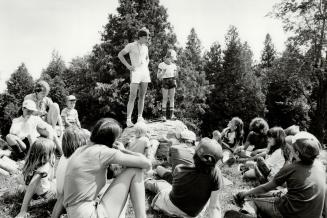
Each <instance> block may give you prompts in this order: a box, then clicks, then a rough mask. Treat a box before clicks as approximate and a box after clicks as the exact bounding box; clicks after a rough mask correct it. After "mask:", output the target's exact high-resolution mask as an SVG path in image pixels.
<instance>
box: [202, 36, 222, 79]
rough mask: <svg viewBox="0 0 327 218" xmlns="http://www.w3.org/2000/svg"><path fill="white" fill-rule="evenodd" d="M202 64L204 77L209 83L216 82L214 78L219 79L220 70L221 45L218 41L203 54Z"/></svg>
mask: <svg viewBox="0 0 327 218" xmlns="http://www.w3.org/2000/svg"><path fill="white" fill-rule="evenodd" d="M203 60H204V66H203V70H204V72H205V74H206V78H207V80H208V81H209V83H210V84H213V83H216V79H219V77H218V75H219V74H220V73H221V71H222V63H223V60H222V54H221V46H220V44H219V43H218V42H215V43H214V44H213V45H212V46H211V47H210V49H209V51H208V52H206V53H205V54H204V57H203Z"/></svg>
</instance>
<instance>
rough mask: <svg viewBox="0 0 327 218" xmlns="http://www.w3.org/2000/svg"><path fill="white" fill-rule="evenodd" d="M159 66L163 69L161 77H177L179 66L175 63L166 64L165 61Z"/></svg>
mask: <svg viewBox="0 0 327 218" xmlns="http://www.w3.org/2000/svg"><path fill="white" fill-rule="evenodd" d="M158 68H159V69H160V70H162V73H161V75H160V78H161V79H164V78H171V77H175V76H176V74H177V67H176V65H175V64H174V63H170V64H166V63H165V62H161V63H160V64H159V66H158Z"/></svg>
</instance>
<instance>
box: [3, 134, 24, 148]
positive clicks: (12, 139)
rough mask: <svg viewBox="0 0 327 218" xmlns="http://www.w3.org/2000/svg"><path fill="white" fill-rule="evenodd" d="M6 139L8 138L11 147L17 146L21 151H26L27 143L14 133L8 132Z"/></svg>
mask: <svg viewBox="0 0 327 218" xmlns="http://www.w3.org/2000/svg"><path fill="white" fill-rule="evenodd" d="M6 140H7V143H8V145H9V146H10V147H11V148H13V146H17V148H18V149H19V151H20V152H22V151H25V149H26V144H25V143H24V142H23V141H22V140H21V139H20V138H18V136H16V135H12V134H8V135H7V136H6ZM13 149H14V148H13Z"/></svg>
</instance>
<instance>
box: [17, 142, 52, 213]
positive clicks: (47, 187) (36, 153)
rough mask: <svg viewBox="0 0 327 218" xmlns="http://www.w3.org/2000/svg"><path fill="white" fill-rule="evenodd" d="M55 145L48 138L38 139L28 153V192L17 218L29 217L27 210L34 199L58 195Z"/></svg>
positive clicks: (25, 165) (26, 183)
mask: <svg viewBox="0 0 327 218" xmlns="http://www.w3.org/2000/svg"><path fill="white" fill-rule="evenodd" d="M54 154H55V145H54V143H53V141H51V140H49V139H46V138H38V139H37V140H36V141H35V142H34V143H33V144H32V146H31V148H30V150H29V151H28V153H27V156H26V161H25V164H24V167H23V176H24V182H25V185H26V191H25V195H24V199H23V203H22V206H21V208H20V212H19V214H18V215H17V216H16V218H23V217H27V216H28V213H27V208H28V205H29V204H30V202H31V200H32V198H40V197H41V198H50V197H53V196H55V194H56V181H55V179H54V178H53V175H54V171H53V167H54V162H55V155H54Z"/></svg>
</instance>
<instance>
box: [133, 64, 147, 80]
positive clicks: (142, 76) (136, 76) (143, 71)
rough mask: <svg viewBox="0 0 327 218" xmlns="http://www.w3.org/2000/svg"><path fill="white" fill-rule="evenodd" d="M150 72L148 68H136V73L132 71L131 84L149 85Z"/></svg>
mask: <svg viewBox="0 0 327 218" xmlns="http://www.w3.org/2000/svg"><path fill="white" fill-rule="evenodd" d="M149 82H151V79H150V71H149V69H148V66H139V67H136V68H135V70H134V71H131V83H149Z"/></svg>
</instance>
